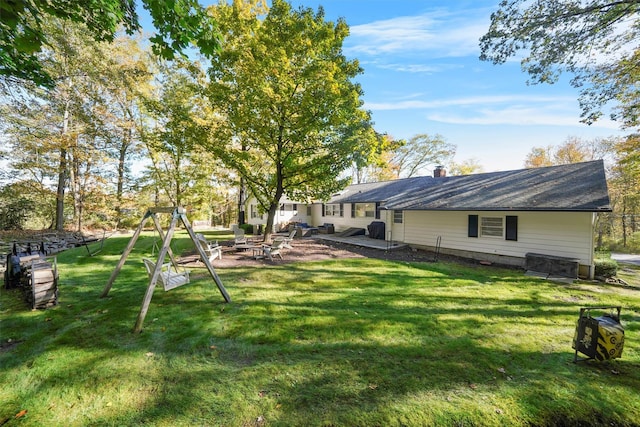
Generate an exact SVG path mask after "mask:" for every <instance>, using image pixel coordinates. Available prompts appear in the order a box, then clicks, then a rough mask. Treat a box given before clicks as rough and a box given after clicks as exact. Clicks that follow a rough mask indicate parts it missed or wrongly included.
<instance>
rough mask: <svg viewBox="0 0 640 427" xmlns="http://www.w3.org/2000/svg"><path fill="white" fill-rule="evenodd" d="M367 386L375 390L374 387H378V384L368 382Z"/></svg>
mask: <svg viewBox="0 0 640 427" xmlns="http://www.w3.org/2000/svg"><path fill="white" fill-rule="evenodd" d="M369 388H370V389H371V390H375V389H377V388H378V384H369Z"/></svg>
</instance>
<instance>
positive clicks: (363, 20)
mask: <svg viewBox="0 0 640 427" xmlns="http://www.w3.org/2000/svg"><path fill="white" fill-rule="evenodd" d="M498 2H499V0H491V1H483V0H474V1H466V0H440V1H430V0H396V1H389V0H302V1H299V0H294V1H291V4H293V5H294V6H295V7H298V6H300V5H303V6H305V7H311V8H313V9H316V10H317V8H318V6H319V5H322V6H323V8H324V11H325V15H326V19H327V20H332V21H335V20H336V19H337V18H339V17H342V18H344V19H345V21H346V22H347V24H348V25H349V27H350V30H351V35H350V36H349V37H348V38H347V40H346V41H345V43H344V48H343V51H344V53H345V55H346V56H347V57H348V58H350V59H354V58H356V59H358V60H359V61H360V64H361V66H362V68H363V69H364V74H362V75H361V76H359V77H358V79H357V80H358V81H359V82H360V83H361V85H362V88H363V90H364V101H365V108H366V109H368V110H370V111H371V112H372V115H373V120H374V122H375V128H376V130H377V131H378V132H383V133H384V132H386V133H389V134H390V135H392V136H394V137H395V138H410V137H412V136H414V135H416V134H420V133H427V134H440V135H442V136H444V138H445V139H446V140H447V142H450V143H452V144H455V145H456V146H457V147H458V150H457V155H456V158H455V161H456V162H462V161H464V160H466V159H470V158H475V159H476V160H477V161H478V163H479V164H480V165H482V166H483V167H484V169H485V171H487V172H491V171H496V170H509V169H519V168H522V167H523V163H524V160H525V157H526V155H527V153H529V151H530V150H531V148H532V147H534V146H548V145H559V144H562V143H563V142H565V140H566V139H567V138H568V137H573V136H575V137H579V138H582V139H587V140H591V139H594V138H597V137H609V136H619V135H621V132H620V131H619V130H618V125H617V124H616V123H615V122H611V121H609V120H604V121H602V122H600V123H596V124H594V125H591V126H587V125H585V124H582V123H580V121H579V120H580V109H579V106H578V101H577V98H578V91H577V89H575V88H572V87H571V86H570V85H569V79H570V76H569V75H564V76H563V78H562V80H561V81H560V82H558V83H556V84H554V85H527V83H526V82H527V78H528V76H527V75H526V74H525V73H523V72H522V71H521V69H520V64H519V62H517V61H511V62H509V63H507V64H504V65H492V64H491V63H488V62H482V61H480V60H479V59H478V57H479V55H480V48H479V43H478V40H479V38H480V37H481V36H482V35H483V34H484V33H485V32H486V30H487V29H488V27H489V21H490V15H491V12H493V11H495V10H496V9H497V4H498Z"/></svg>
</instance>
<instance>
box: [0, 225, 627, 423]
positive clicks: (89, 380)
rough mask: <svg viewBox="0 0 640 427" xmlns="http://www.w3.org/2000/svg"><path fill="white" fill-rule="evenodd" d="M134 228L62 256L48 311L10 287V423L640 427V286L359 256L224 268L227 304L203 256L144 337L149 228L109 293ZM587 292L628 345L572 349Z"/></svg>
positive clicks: (0, 363)
mask: <svg viewBox="0 0 640 427" xmlns="http://www.w3.org/2000/svg"><path fill="white" fill-rule="evenodd" d="M128 239H129V238H128V237H114V238H111V239H109V240H108V241H107V243H106V244H105V247H104V249H103V251H102V252H100V254H98V255H97V256H95V257H93V258H91V257H88V256H87V252H86V250H84V249H83V248H79V249H76V250H71V251H68V252H66V253H64V254H60V255H59V256H58V263H59V268H60V304H59V305H58V306H57V307H55V308H53V309H49V310H46V311H31V310H29V309H28V308H27V307H26V305H25V304H24V303H23V302H22V300H21V297H20V294H19V293H18V292H15V291H6V290H4V289H3V290H2V291H1V293H0V340H1V342H2V345H3V347H2V350H0V384H1V388H0V425H1V424H2V423H3V422H5V423H6V424H5V425H6V426H17V425H23V426H26V425H33V426H41V425H47V426H50V425H54V426H55V425H60V426H84V425H118V426H123V425H153V426H176V425H183V426H187V425H188V426H191V425H221V426H256V425H258V426H278V425H281V426H290V425H299V426H394V425H396V426H400V425H409V426H413V425H415V426H423V425H442V426H451V425H482V426H484V425H487V426H493V425H505V426H512V425H558V424H560V425H581V426H583V425H618V426H620V425H623V426H624V425H640V345H639V344H638V332H639V330H640V291H639V290H635V289H628V288H623V287H616V286H603V285H597V284H591V283H587V282H582V283H577V284H574V285H566V284H559V283H552V282H547V281H543V280H540V279H535V278H530V277H525V276H524V275H523V274H522V273H521V272H519V271H515V270H500V269H497V268H492V267H480V266H479V267H474V268H470V267H464V266H460V265H456V264H451V263H443V262H440V263H398V262H388V261H381V260H373V259H371V260H368V259H348V260H333V261H322V262H312V263H301V264H289V265H275V266H268V267H265V268H260V269H258V268H247V269H220V270H218V273H219V275H220V278H221V279H222V281H223V283H224V285H225V287H226V289H227V291H228V292H229V294H230V295H231V298H232V299H233V302H232V303H230V304H226V303H224V302H223V301H224V300H223V298H222V296H221V295H220V293H219V291H218V289H217V288H216V286H215V284H214V283H213V281H212V280H211V279H210V278H208V277H207V276H206V270H205V269H198V270H194V271H193V274H192V276H194V277H195V280H193V281H192V283H191V284H189V285H187V286H184V287H181V288H179V289H176V290H173V291H170V292H164V291H162V290H161V289H159V288H157V289H156V293H155V294H154V297H153V300H152V302H151V305H150V308H149V312H148V314H147V317H146V320H145V324H144V330H143V332H142V333H141V334H133V333H132V329H133V326H134V323H135V320H136V317H137V315H138V312H139V310H140V305H141V303H142V299H143V296H144V293H145V289H146V285H147V278H146V273H145V272H144V269H143V266H142V263H141V261H140V259H141V258H142V257H143V256H148V255H150V252H151V247H152V244H153V240H154V239H153V237H152V236H151V235H150V234H149V235H147V236H143V237H142V238H141V239H140V240H139V241H138V244H137V245H136V248H135V249H134V251H133V253H132V254H131V256H130V257H129V260H128V261H127V263H126V264H125V266H124V268H123V270H122V272H121V273H120V276H119V277H118V279H117V280H116V282H115V283H114V285H113V288H112V289H111V292H110V294H109V296H108V297H107V298H104V299H101V298H100V297H99V296H100V294H101V292H102V290H103V288H104V285H105V283H106V281H107V279H108V278H109V275H110V274H111V272H112V271H113V269H114V268H115V265H116V263H117V262H118V260H119V258H120V253H121V252H122V250H123V249H124V247H125V246H126V243H127V242H128ZM189 243H190V242H189V241H188V240H187V239H186V238H185V235H184V233H179V234H178V235H177V239H174V243H173V244H172V247H173V249H174V250H175V251H176V252H178V253H179V252H180V251H181V250H182V249H183V248H185V247H188V246H189ZM594 305H622V307H623V308H622V320H623V325H624V327H625V332H626V343H625V347H624V353H623V357H622V358H621V359H616V360H614V361H611V362H604V363H591V362H589V363H579V364H574V363H573V350H572V349H571V340H572V337H573V333H574V329H575V322H576V319H577V316H578V313H579V309H580V307H582V306H594ZM24 411H26V413H25V412H24Z"/></svg>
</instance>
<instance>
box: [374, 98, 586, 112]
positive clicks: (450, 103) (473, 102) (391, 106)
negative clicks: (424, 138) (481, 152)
mask: <svg viewBox="0 0 640 427" xmlns="http://www.w3.org/2000/svg"><path fill="white" fill-rule="evenodd" d="M514 102H519V103H526V104H547V105H548V104H556V105H559V104H562V105H567V104H569V103H573V104H575V98H571V97H569V96H566V97H554V96H536V97H532V96H523V95H495V96H472V97H466V98H451V99H439V100H434V101H416V100H414V101H400V102H384V103H376V102H367V103H366V105H365V107H366V108H367V109H369V110H372V111H381V110H407V109H417V108H419V109H432V108H443V107H472V106H477V105H480V106H482V105H488V104H507V103H514Z"/></svg>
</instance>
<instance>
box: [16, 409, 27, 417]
mask: <svg viewBox="0 0 640 427" xmlns="http://www.w3.org/2000/svg"><path fill="white" fill-rule="evenodd" d="M25 415H27V410H26V409H23V410H22V411H20V412H18V413H17V414H16V416H15V418H22V417H24V416H25Z"/></svg>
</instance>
